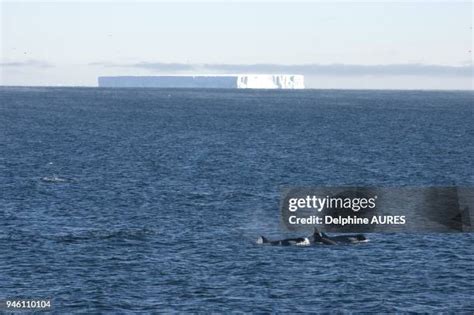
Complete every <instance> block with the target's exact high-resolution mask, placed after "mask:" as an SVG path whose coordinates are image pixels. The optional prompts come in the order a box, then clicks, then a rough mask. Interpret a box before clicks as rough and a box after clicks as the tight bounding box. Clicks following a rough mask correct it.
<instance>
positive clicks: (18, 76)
mask: <svg viewBox="0 0 474 315" xmlns="http://www.w3.org/2000/svg"><path fill="white" fill-rule="evenodd" d="M0 9H1V12H0V13H1V15H0V16H1V23H0V26H1V40H0V44H1V50H0V52H1V55H0V67H1V68H0V85H35V86H36V85H41V86H96V85H97V77H98V76H102V75H162V74H210V73H292V74H293V73H294V74H304V75H305V82H306V86H307V87H308V88H354V89H447V90H451V89H456V90H458V89H461V90H472V89H473V80H472V78H473V66H472V58H473V57H472V42H473V36H472V17H473V4H472V2H459V1H449V2H434V1H420V2H413V1H403V2H387V1H378V2H375V1H371V2H355V1H343V2H334V1H333V2H323V1H304V2H295V1H291V2H290V1H278V2H272V1H260V2H250V1H227V2H224V1H212V2H206V3H204V2H199V1H191V2H181V1H178V2H176V1H175V2H164V1H142V2H136V1H134V2H132V1H121V2H112V1H102V2H97V1H79V2H72V1H62V2H59V1H53V2H41V1H26V2H25V1H2V2H1V3H0Z"/></svg>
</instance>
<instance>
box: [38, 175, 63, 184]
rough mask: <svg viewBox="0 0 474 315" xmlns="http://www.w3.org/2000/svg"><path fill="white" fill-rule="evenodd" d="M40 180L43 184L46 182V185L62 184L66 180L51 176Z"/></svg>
mask: <svg viewBox="0 0 474 315" xmlns="http://www.w3.org/2000/svg"><path fill="white" fill-rule="evenodd" d="M41 180H42V181H43V182H46V183H64V182H66V181H67V180H66V179H65V178H62V177H58V176H56V175H53V176H44V177H42V178H41Z"/></svg>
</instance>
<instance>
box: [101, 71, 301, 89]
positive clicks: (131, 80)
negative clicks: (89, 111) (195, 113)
mask: <svg viewBox="0 0 474 315" xmlns="http://www.w3.org/2000/svg"><path fill="white" fill-rule="evenodd" d="M98 81H99V87H150V88H153V87H154V88H160V87H161V88H221V89H304V76H302V75H295V74H235V75H194V76H189V75H168V76H117V77H99V79H98Z"/></svg>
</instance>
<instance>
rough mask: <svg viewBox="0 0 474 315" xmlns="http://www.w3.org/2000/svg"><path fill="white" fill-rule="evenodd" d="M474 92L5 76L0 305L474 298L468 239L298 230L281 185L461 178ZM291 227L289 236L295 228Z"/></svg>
mask: <svg viewBox="0 0 474 315" xmlns="http://www.w3.org/2000/svg"><path fill="white" fill-rule="evenodd" d="M473 100H474V93H473V92H441V91H348V90H302V91H260V90H199V89H195V90H193V89H182V90H181V89H102V88H100V89H99V88H40V87H39V88H34V87H30V88H14V87H2V88H0V222H1V223H0V300H2V299H3V300H4V299H12V298H15V299H18V298H34V299H39V298H50V299H51V300H52V304H53V309H52V310H53V311H55V312H57V313H70V312H83V313H117V312H122V313H129V312H145V313H148V312H163V313H167V312H179V313H181V312H200V313H208V312H217V313H229V312H258V313H277V312H278V313H295V312H335V311H339V312H364V313H368V312H369V313H370V312H456V313H462V312H465V313H471V314H472V312H473V311H474V297H473V292H474V244H473V242H474V235H473V234H469V233H457V234H416V233H415V234H401V233H399V234H393V233H391V234H369V235H367V236H368V238H369V239H370V242H368V243H365V244H358V245H351V246H311V247H291V246H290V247H280V246H258V245H256V244H255V240H256V239H257V237H258V236H259V235H265V236H267V237H269V238H272V239H278V238H283V237H288V236H293V235H294V233H290V232H288V231H286V230H285V229H284V228H283V226H282V224H281V222H280V212H279V202H280V193H281V191H282V189H283V188H284V187H288V186H380V187H392V186H393V187H408V186H420V187H425V186H446V185H448V186H450V185H460V186H463V185H464V186H473V184H474V173H473V169H474V162H473V161H474V159H473V153H474V148H473V138H474V124H473V121H474V119H473V118H474V117H473V109H474V105H473ZM300 234H301V233H300Z"/></svg>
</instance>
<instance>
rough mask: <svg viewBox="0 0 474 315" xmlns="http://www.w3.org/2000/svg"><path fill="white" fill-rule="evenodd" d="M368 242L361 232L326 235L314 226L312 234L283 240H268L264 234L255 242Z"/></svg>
mask: <svg viewBox="0 0 474 315" xmlns="http://www.w3.org/2000/svg"><path fill="white" fill-rule="evenodd" d="M365 242H368V239H367V238H366V237H365V235H363V234H354V235H337V236H328V235H327V234H325V233H322V232H320V231H319V230H318V229H317V228H316V227H315V228H314V231H313V234H312V235H310V236H308V237H297V238H287V239H283V240H277V241H270V240H268V239H267V238H266V237H264V236H260V237H259V238H258V239H257V244H268V245H274V246H277V245H280V246H291V245H294V246H310V245H318V244H322V245H338V244H357V243H365Z"/></svg>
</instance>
